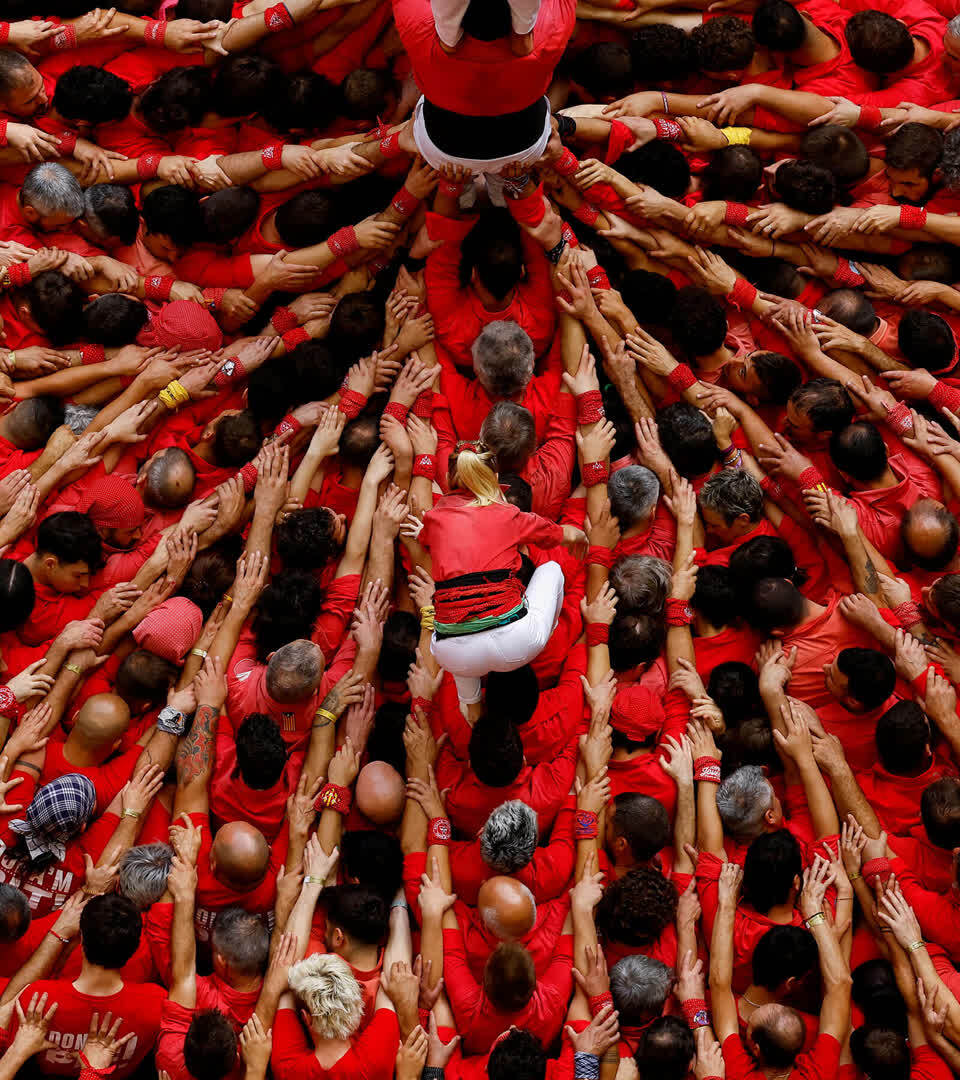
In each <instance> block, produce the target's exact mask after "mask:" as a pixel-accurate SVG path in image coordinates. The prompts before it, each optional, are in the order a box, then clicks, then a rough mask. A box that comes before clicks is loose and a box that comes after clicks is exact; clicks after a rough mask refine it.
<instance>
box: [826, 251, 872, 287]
mask: <svg viewBox="0 0 960 1080" xmlns="http://www.w3.org/2000/svg"><path fill="white" fill-rule="evenodd" d="M833 280H834V281H835V282H836V283H837V284H838V285H845V286H846V287H847V288H848V289H856V288H858V287H859V286H860V285H863V284H865V283H866V280H867V279H866V278H865V277H864V276H863V274H861V273H860V271H859V270H858V269H857V268H856V267H855V266H854V265H853V263H851V262H850V261H849V260H848V259H844V258H843V257H842V256H841V257H840V258H839V259H837V268H836V270H834V272H833Z"/></svg>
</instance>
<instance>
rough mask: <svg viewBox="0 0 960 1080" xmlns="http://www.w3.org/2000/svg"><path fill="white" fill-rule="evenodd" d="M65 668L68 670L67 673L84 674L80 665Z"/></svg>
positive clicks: (65, 665)
mask: <svg viewBox="0 0 960 1080" xmlns="http://www.w3.org/2000/svg"><path fill="white" fill-rule="evenodd" d="M63 666H64V667H65V668H66V669H67V671H72V672H73V673H74V675H82V674H83V668H82V667H80V666H79V664H64V665H63Z"/></svg>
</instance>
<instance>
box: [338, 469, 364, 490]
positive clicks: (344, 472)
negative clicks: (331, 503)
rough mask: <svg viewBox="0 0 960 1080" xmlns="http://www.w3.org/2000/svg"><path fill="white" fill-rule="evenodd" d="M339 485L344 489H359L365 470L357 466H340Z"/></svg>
mask: <svg viewBox="0 0 960 1080" xmlns="http://www.w3.org/2000/svg"><path fill="white" fill-rule="evenodd" d="M340 468H341V473H340V483H341V485H342V486H343V487H345V488H359V487H360V485H361V484H362V483H363V474H364V472H365V471H366V470H364V469H362V468H360V466H359V465H341V467H340Z"/></svg>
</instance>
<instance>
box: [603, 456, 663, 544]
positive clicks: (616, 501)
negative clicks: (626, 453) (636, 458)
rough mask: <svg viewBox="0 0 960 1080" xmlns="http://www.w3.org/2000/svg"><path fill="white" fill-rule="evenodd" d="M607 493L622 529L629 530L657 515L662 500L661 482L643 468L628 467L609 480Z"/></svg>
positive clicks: (611, 509)
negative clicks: (657, 506) (654, 514)
mask: <svg viewBox="0 0 960 1080" xmlns="http://www.w3.org/2000/svg"><path fill="white" fill-rule="evenodd" d="M607 494H608V495H609V496H610V511H611V513H612V514H613V515H614V517H616V518H618V519H619V521H620V528H621V529H629V528H632V527H633V526H634V525H637V524H639V523H640V522H643V521H646V520H647V518H649V517H650V515H651V514H652V513H653V511H654V509H655V508H656V505H657V499H659V498H660V481H659V480H658V479H657V477H656V474H654V473H653V472H651V470H650V469H647V468H645V467H644V466H643V465H626V466H624V468H622V469H617V471H616V472H615V473H613V475H612V476H611V477H610V479H609V480H608V481H607Z"/></svg>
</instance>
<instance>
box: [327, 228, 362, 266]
mask: <svg viewBox="0 0 960 1080" xmlns="http://www.w3.org/2000/svg"><path fill="white" fill-rule="evenodd" d="M327 246H328V247H329V248H330V250H331V251H332V252H333V253H334V255H337V256H339V257H340V258H341V259H342V258H343V256H344V255H352V254H353V253H354V252H355V251H359V250H360V244H359V242H358V240H357V231H356V229H354V227H353V226H352V225H345V226H344V227H343V228H342V229H337V231H336V232H335V233H334V234H333V236H331V237H330V239H329V240H328V241H327Z"/></svg>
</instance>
